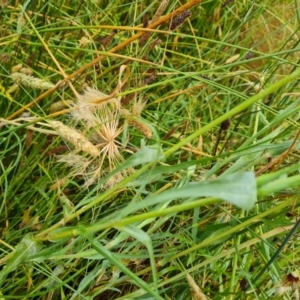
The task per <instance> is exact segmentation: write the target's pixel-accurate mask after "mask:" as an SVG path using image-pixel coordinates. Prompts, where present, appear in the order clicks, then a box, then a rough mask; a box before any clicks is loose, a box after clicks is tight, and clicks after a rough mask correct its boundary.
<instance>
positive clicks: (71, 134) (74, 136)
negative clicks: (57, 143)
mask: <svg viewBox="0 0 300 300" xmlns="http://www.w3.org/2000/svg"><path fill="white" fill-rule="evenodd" d="M49 123H50V125H51V126H52V127H53V129H55V130H56V131H57V133H58V134H59V135H60V136H61V137H62V138H63V139H65V140H66V141H68V142H70V143H71V144H73V145H74V146H75V148H76V150H82V151H84V152H86V153H88V154H90V155H91V156H94V157H95V156H98V155H99V150H98V149H97V147H95V146H94V145H93V144H92V143H91V142H90V141H89V140H88V139H87V138H86V137H85V136H84V135H83V134H82V133H80V132H79V131H77V130H75V129H73V128H70V127H68V126H66V125H64V124H63V123H62V122H59V121H49Z"/></svg>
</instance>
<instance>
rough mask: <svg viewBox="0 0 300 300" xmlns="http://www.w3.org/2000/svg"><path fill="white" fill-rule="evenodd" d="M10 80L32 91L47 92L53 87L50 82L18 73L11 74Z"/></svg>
mask: <svg viewBox="0 0 300 300" xmlns="http://www.w3.org/2000/svg"><path fill="white" fill-rule="evenodd" d="M11 79H12V80H13V82H15V83H18V84H22V85H24V86H26V87H30V88H32V89H39V90H48V89H51V88H53V87H54V85H53V84H52V83H50V82H47V81H44V80H42V79H39V78H35V77H33V76H28V75H26V74H23V73H19V72H15V73H13V74H11Z"/></svg>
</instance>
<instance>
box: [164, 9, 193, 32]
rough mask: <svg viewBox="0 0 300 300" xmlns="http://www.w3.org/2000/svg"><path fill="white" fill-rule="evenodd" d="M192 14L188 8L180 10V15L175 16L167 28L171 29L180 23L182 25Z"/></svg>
mask: <svg viewBox="0 0 300 300" xmlns="http://www.w3.org/2000/svg"><path fill="white" fill-rule="evenodd" d="M191 15H192V13H191V11H190V10H189V9H187V10H185V11H184V12H182V13H181V14H180V15H178V16H176V17H175V18H174V19H173V20H172V22H171V24H170V27H169V30H171V31H173V30H175V29H176V28H177V27H179V26H180V25H182V24H183V23H184V22H185V20H186V19H187V18H189V17H190V16H191Z"/></svg>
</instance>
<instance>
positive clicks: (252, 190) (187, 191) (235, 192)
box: [125, 172, 257, 214]
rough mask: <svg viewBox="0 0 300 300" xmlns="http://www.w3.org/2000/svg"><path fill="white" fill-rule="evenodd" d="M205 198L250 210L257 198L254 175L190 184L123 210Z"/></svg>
mask: <svg viewBox="0 0 300 300" xmlns="http://www.w3.org/2000/svg"><path fill="white" fill-rule="evenodd" d="M205 196H206V197H207V196H210V197H217V198H219V199H222V200H225V201H228V202H230V203H232V204H234V205H236V206H238V207H240V208H242V209H251V208H252V207H253V205H254V203H255V202H256V198H257V189H256V180H255V175H254V173H253V172H237V173H234V174H230V175H227V176H222V177H221V178H218V179H216V180H214V181H205V182H190V183H188V184H186V185H185V186H183V187H180V188H177V189H176V188H174V189H171V190H168V191H165V192H162V193H161V194H159V195H155V196H149V197H147V198H146V199H145V200H144V201H142V202H138V203H130V204H129V206H128V207H127V208H126V209H125V210H126V214H129V213H133V212H136V211H138V210H140V209H143V208H146V207H148V206H152V205H156V204H158V203H164V202H166V201H170V200H175V199H179V198H190V199H195V198H200V197H205Z"/></svg>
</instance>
